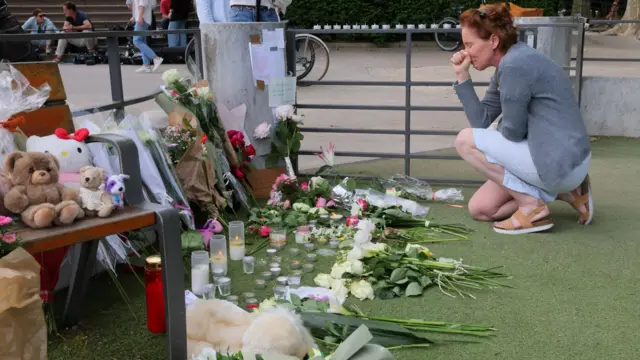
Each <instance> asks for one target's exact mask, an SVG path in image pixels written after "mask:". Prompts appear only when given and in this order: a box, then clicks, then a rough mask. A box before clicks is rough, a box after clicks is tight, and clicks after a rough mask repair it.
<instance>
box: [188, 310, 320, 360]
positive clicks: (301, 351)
mask: <svg viewBox="0 0 640 360" xmlns="http://www.w3.org/2000/svg"><path fill="white" fill-rule="evenodd" d="M207 347H211V348H213V349H215V350H216V351H221V352H224V353H227V352H228V353H235V352H237V351H240V350H245V351H250V352H254V353H267V352H269V353H277V354H282V355H288V356H294V357H297V358H299V359H302V358H304V357H305V356H306V355H307V353H308V352H309V351H310V350H311V348H313V347H314V342H313V338H312V337H311V334H310V333H309V331H308V330H307V329H306V328H305V327H304V326H303V324H302V320H301V319H300V317H299V316H298V315H296V314H295V313H293V312H292V311H290V310H288V309H285V308H278V307H276V308H273V309H268V310H265V311H263V312H258V313H248V312H246V311H244V310H243V309H241V308H239V307H238V306H236V305H234V304H233V303H231V302H229V301H226V300H216V299H213V300H198V301H196V302H195V303H193V304H192V305H191V306H190V307H189V309H188V310H187V349H188V353H189V354H195V355H198V354H200V352H201V351H202V349H205V348H207Z"/></svg>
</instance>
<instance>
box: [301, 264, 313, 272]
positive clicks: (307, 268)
mask: <svg viewBox="0 0 640 360" xmlns="http://www.w3.org/2000/svg"><path fill="white" fill-rule="evenodd" d="M302 271H304V272H306V273H310V272H313V264H304V265H302Z"/></svg>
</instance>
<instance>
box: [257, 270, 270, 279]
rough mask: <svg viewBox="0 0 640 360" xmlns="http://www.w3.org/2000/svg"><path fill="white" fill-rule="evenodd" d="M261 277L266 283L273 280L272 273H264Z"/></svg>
mask: <svg viewBox="0 0 640 360" xmlns="http://www.w3.org/2000/svg"><path fill="white" fill-rule="evenodd" d="M260 276H262V279H263V280H265V281H269V280H271V276H272V275H271V271H263V272H262V273H261V274H260Z"/></svg>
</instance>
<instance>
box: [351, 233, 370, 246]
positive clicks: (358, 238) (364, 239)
mask: <svg viewBox="0 0 640 360" xmlns="http://www.w3.org/2000/svg"><path fill="white" fill-rule="evenodd" d="M353 241H354V242H355V243H356V244H359V245H364V244H368V243H370V242H371V233H368V232H366V231H362V230H358V232H356V234H355V235H353Z"/></svg>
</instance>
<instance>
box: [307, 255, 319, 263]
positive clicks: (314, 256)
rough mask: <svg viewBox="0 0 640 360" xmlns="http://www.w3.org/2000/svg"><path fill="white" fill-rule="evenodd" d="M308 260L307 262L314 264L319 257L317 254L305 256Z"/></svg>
mask: <svg viewBox="0 0 640 360" xmlns="http://www.w3.org/2000/svg"><path fill="white" fill-rule="evenodd" d="M305 257H306V258H307V261H308V262H310V263H312V262H316V259H317V258H318V255H316V254H307V255H306V256H305Z"/></svg>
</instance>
